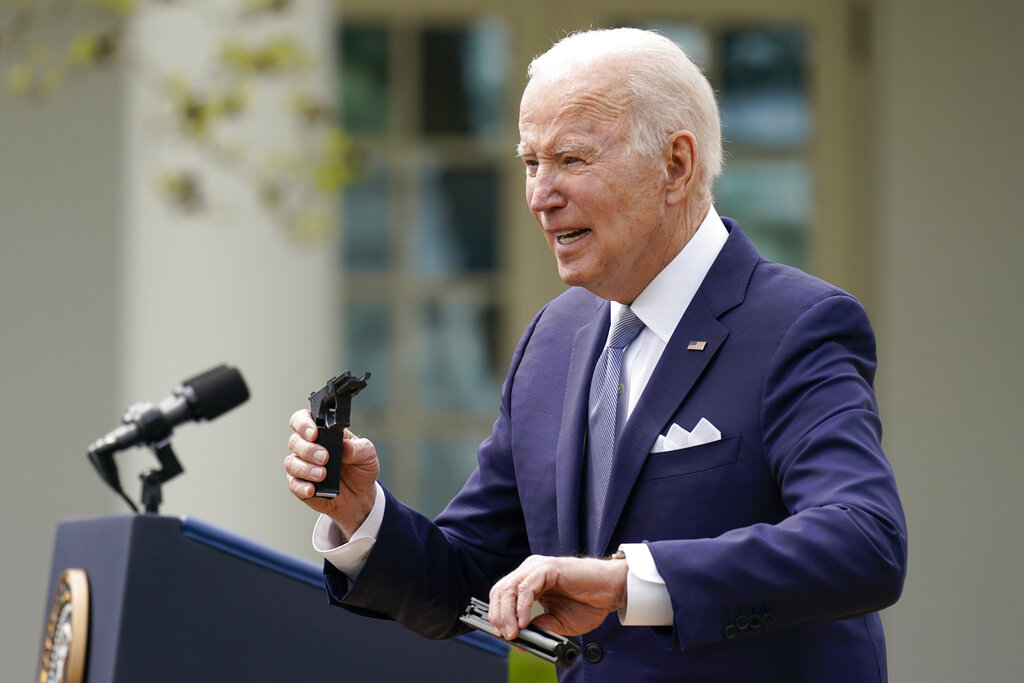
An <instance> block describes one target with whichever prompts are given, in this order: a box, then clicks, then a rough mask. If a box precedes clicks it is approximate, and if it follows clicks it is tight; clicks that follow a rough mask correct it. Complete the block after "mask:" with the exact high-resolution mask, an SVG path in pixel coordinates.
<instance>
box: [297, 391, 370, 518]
mask: <svg viewBox="0 0 1024 683" xmlns="http://www.w3.org/2000/svg"><path fill="white" fill-rule="evenodd" d="M368 379H370V373H368V372H366V373H363V376H362V377H359V378H358V379H357V378H355V377H353V376H352V374H351V373H349V372H348V371H345V372H343V373H341V374H340V375H338V376H337V377H334V378H332V379H329V380H328V381H327V384H325V385H324V387H323V388H322V389H318V390H316V391H314V392H313V393H311V394H310V395H309V412H310V413H312V414H313V420H314V421H315V422H316V428H317V432H318V434H317V438H316V442H317V444H319V445H321V446H323V447H324V448H326V449H327V464H326V465H325V466H324V467H325V469H326V470H327V474H326V476H325V477H324V479H323V481H320V482H315V483H314V485H315V487H316V492H315V493H314V495H315V496H317V497H318V498H334V497H336V496H337V495H338V490H339V488H340V487H341V448H342V444H343V442H344V437H345V427H348V426H349V425H350V424H351V419H352V397H353V396H355V395H356V394H358V393H359V392H360V391H362V390H363V389H365V388H366V380H368Z"/></svg>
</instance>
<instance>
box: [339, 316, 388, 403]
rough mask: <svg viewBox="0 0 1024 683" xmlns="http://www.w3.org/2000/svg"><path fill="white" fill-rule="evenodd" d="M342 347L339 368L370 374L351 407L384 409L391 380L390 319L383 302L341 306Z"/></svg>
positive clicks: (360, 373)
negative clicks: (364, 386) (342, 320)
mask: <svg viewBox="0 0 1024 683" xmlns="http://www.w3.org/2000/svg"><path fill="white" fill-rule="evenodd" d="M344 316H345V347H344V353H343V361H342V364H341V368H340V369H341V370H348V371H349V372H351V373H352V374H353V375H357V376H358V375H362V374H363V373H364V372H369V373H371V375H372V376H371V378H370V380H369V382H367V384H366V388H365V389H363V390H362V391H361V392H359V396H357V397H356V398H355V399H353V401H352V405H353V410H355V409H356V407H357V406H356V404H357V403H358V408H359V409H360V410H372V411H379V410H384V409H385V408H386V407H387V405H388V403H389V401H388V387H389V386H390V383H391V367H392V366H393V365H394V364H393V363H392V362H391V320H390V317H389V316H388V308H387V306H386V305H384V304H353V303H349V304H347V305H346V306H345V310H344Z"/></svg>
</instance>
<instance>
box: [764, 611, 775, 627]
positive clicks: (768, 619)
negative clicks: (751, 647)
mask: <svg viewBox="0 0 1024 683" xmlns="http://www.w3.org/2000/svg"><path fill="white" fill-rule="evenodd" d="M761 625H762V626H764V627H765V628H768V627H769V626H774V625H775V615H774V614H772V613H771V612H765V613H764V616H763V617H761Z"/></svg>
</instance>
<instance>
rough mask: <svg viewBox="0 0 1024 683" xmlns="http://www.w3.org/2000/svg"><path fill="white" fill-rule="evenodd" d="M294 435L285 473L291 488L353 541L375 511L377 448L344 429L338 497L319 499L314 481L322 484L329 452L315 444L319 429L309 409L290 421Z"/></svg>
mask: <svg viewBox="0 0 1024 683" xmlns="http://www.w3.org/2000/svg"><path fill="white" fill-rule="evenodd" d="M288 424H289V426H291V428H292V431H293V432H294V433H293V434H292V435H291V436H290V437H289V438H288V450H289V451H291V452H290V453H289V454H288V457H286V458H285V459H284V471H285V472H287V474H288V488H289V489H290V490H291V492H292V494H293V495H294V496H295V497H296V498H298V499H299V500H301V501H302V502H304V503H305V504H306V505H308V506H309V507H311V508H312V509H314V510H316V511H317V512H320V513H323V514H325V515H327V516H328V517H330V518H331V519H332V520H334V523H335V524H337V525H338V528H340V529H341V532H342V534H343V535H344V536H345V538H350V537H351V536H352V534H353V533H355V531H356V529H358V528H359V526H360V525H361V524H362V523H363V521H364V520H365V519H366V516H367V515H368V514H370V510H371V509H372V508H373V503H374V500H375V499H376V497H377V487H376V485H375V484H376V481H377V476H378V475H379V474H380V463H379V462H378V461H377V449H376V448H374V446H373V444H372V443H370V441H369V440H367V439H361V438H359V437H357V436H356V435H354V434H353V433H352V432H350V431H349V430H347V429H346V430H345V438H344V441H343V444H342V456H341V464H342V467H341V486H339V490H338V496H337V497H336V498H317V497H315V496H314V495H313V494H314V493H315V487H314V486H313V482H317V481H322V480H323V478H324V476H326V474H327V471H326V470H325V469H324V467H323V465H324V463H326V462H327V450H326V449H325V448H323V447H322V446H318V445H317V444H316V438H317V428H316V422H314V421H313V416H312V415H311V414H310V412H309V411H308V410H300V411H298V412H296V413H294V414H293V415H292V417H291V420H290V421H289V423H288Z"/></svg>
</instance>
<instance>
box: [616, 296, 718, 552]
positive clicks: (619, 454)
mask: <svg viewBox="0 0 1024 683" xmlns="http://www.w3.org/2000/svg"><path fill="white" fill-rule="evenodd" d="M728 336H729V330H728V329H726V328H725V327H724V326H723V325H722V324H721V323H719V322H718V320H717V319H716V318H715V316H714V315H713V314H712V313H711V310H710V309H709V308H708V306H707V303H706V302H705V301H704V299H703V297H701V296H700V294H698V295H697V296H696V297H694V299H693V301H692V302H691V304H690V306H689V308H688V309H687V310H686V313H685V314H683V317H682V319H681V320H680V321H679V324H678V325H677V326H676V329H675V332H673V334H672V338H671V339H669V342H668V344H667V345H666V347H665V351H664V353H663V354H662V356H661V360H659V361H658V365H657V367H656V368H655V370H654V373H653V374H652V375H651V379H650V381H649V382H648V384H647V387H646V388H645V389H644V393H643V394H642V395H641V396H640V400H639V401H638V402H637V405H636V408H635V409H634V410H633V413H632V414H631V415H630V418H629V420H628V421H627V422H626V424H625V425H624V426H623V428H622V433H621V434H620V435H619V440H618V441H617V442H616V444H615V459H614V461H613V463H612V474H611V485H610V486H609V487H608V497H607V500H606V502H605V511H604V524H603V526H602V527H601V533H600V535H599V537H598V542H599V546H600V547H602V548H604V547H606V546H607V544H608V542H609V540H610V539H611V535H612V531H613V530H614V529H615V525H616V524H617V523H618V519H619V516H620V515H621V514H622V510H623V508H624V507H625V505H626V500H627V499H628V498H629V495H630V492H631V491H632V489H633V485H634V483H635V482H636V479H637V477H638V476H639V474H640V470H641V469H642V468H643V465H644V462H645V461H646V460H647V454H648V453H650V451H651V447H652V446H653V445H654V442H655V440H656V439H657V438H658V435H659V434H661V432H662V431H663V430H664V429H665V427H667V426H668V424H669V422H670V421H671V419H672V416H673V415H674V414H675V413H676V411H677V410H678V409H679V406H680V405H682V403H683V401H684V400H685V399H686V396H687V395H688V394H689V393H690V390H691V389H692V388H693V385H694V384H696V383H697V380H698V379H699V378H700V376H701V374H703V372H704V370H705V369H706V368H707V367H708V365H709V364H710V363H711V361H712V359H713V358H714V357H715V355H716V354H717V353H718V350H719V349H720V348H721V346H722V344H723V343H724V342H725V340H726V338H727V337H728ZM691 340H701V341H704V342H706V344H705V346H704V349H703V350H702V351H695V350H694V351H690V350H687V348H686V347H687V345H688V344H689V343H690V341H691ZM680 426H682V427H687V428H691V427H693V425H680Z"/></svg>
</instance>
